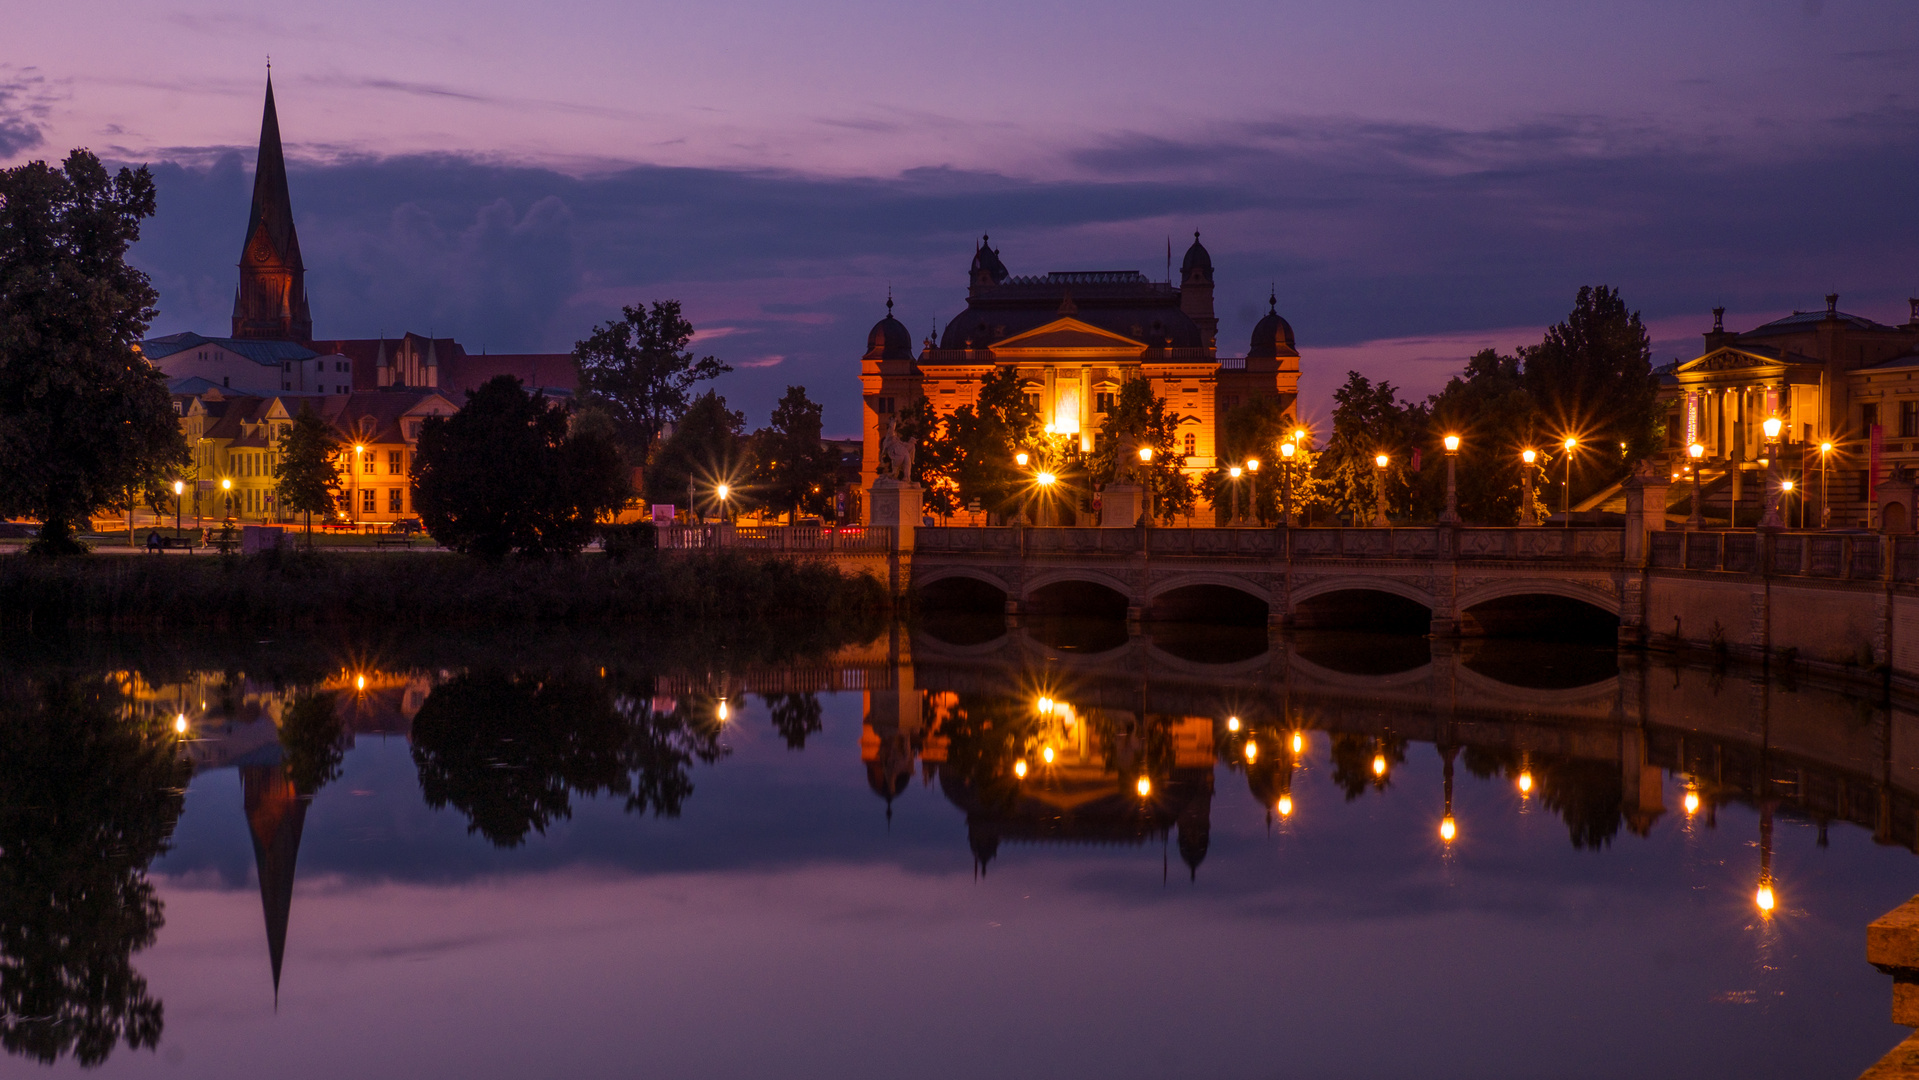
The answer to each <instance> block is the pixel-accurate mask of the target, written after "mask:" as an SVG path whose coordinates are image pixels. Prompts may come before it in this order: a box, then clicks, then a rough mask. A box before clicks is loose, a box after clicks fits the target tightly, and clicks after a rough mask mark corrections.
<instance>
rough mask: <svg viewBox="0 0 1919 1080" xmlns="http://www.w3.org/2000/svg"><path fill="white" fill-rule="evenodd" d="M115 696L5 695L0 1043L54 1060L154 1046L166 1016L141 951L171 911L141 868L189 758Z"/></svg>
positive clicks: (174, 814) (165, 833)
mask: <svg viewBox="0 0 1919 1080" xmlns="http://www.w3.org/2000/svg"><path fill="white" fill-rule="evenodd" d="M114 704H115V703H113V702H109V701H108V700H107V699H106V690H105V688H104V687H103V686H101V685H98V684H92V685H89V684H85V683H72V682H62V683H54V684H51V685H49V686H47V687H46V688H45V689H44V690H43V691H41V692H40V694H39V695H38V696H37V699H34V698H29V699H28V700H25V701H20V700H15V701H12V702H8V703H7V704H6V705H5V706H0V708H4V711H5V713H6V714H7V715H5V716H4V717H3V718H0V1044H3V1045H5V1047H6V1048H7V1051H8V1052H9V1053H13V1054H19V1055H21V1056H23V1057H29V1058H32V1059H34V1060H36V1061H40V1062H42V1063H46V1064H51V1063H53V1062H55V1061H57V1060H59V1059H60V1058H61V1057H63V1056H67V1055H71V1056H72V1057H73V1058H74V1059H75V1060H76V1061H78V1062H79V1063H80V1064H82V1065H85V1066H93V1065H99V1064H100V1063H102V1062H104V1061H106V1060H107V1057H108V1055H110V1054H111V1053H112V1052H113V1049H114V1047H115V1046H116V1045H118V1044H119V1043H120V1042H121V1041H122V1040H124V1041H125V1042H126V1044H127V1045H128V1046H129V1047H133V1048H136V1049H138V1048H147V1049H151V1048H153V1047H154V1046H157V1045H158V1044H159V1041H160V1032H161V1028H162V1026H163V1024H164V1016H163V1013H162V1007H161V1003H160V1001H159V1000H158V999H156V998H154V997H153V996H152V995H151V994H149V993H148V991H147V982H146V979H145V978H143V977H142V976H141V975H140V974H139V973H138V972H136V971H134V970H133V965H132V957H133V954H134V953H135V952H138V951H139V950H141V949H144V948H146V947H147V946H148V945H151V944H153V940H154V937H155V935H156V934H158V932H159V930H160V927H161V925H162V924H163V923H164V922H165V919H164V917H163V913H162V908H161V904H160V899H159V897H158V896H156V895H155V893H154V890H153V886H152V885H151V884H150V883H149V882H148V881H147V879H146V869H147V866H148V865H149V864H150V863H151V862H152V861H153V859H154V857H155V856H157V855H159V854H160V853H161V852H163V851H165V850H166V849H167V846H168V840H169V837H171V835H172V833H173V826H174V823H175V822H176V821H177V820H178V819H179V816H180V810H181V805H182V802H183V801H184V800H183V792H182V788H183V786H184V785H185V783H186V780H187V777H188V775H189V772H190V767H189V766H188V764H187V762H186V761H185V759H183V758H182V757H180V756H179V755H178V753H177V750H176V744H175V743H174V741H173V739H172V738H171V737H170V736H169V735H168V734H166V733H165V731H164V730H162V729H161V728H159V727H158V726H156V725H154V724H151V723H144V722H141V721H134V720H126V719H122V718H121V717H119V716H118V715H116V713H117V710H116V709H115V708H114V707H113V706H114Z"/></svg>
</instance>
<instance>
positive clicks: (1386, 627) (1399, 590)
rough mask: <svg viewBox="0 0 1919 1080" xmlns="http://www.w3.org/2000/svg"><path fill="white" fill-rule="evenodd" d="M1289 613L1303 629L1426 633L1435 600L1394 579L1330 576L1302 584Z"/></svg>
mask: <svg viewBox="0 0 1919 1080" xmlns="http://www.w3.org/2000/svg"><path fill="white" fill-rule="evenodd" d="M1287 614H1288V615H1289V616H1290V617H1291V620H1292V623H1293V625H1294V626H1298V627H1302V628H1307V627H1315V628H1320V629H1329V630H1330V629H1341V630H1367V631H1383V632H1387V633H1402V634H1408V633H1410V634H1424V633H1426V631H1427V630H1428V629H1430V628H1431V626H1432V621H1433V599H1432V596H1431V594H1429V593H1428V592H1426V590H1424V589H1421V588H1419V587H1418V586H1415V585H1412V584H1410V583H1408V582H1405V581H1400V580H1396V579H1394V578H1389V577H1382V576H1365V577H1334V576H1330V575H1329V576H1327V577H1323V578H1319V579H1318V580H1314V581H1308V582H1305V583H1302V584H1301V586H1300V587H1299V588H1298V589H1296V590H1295V591H1294V592H1293V595H1292V597H1291V610H1290V611H1289V612H1287Z"/></svg>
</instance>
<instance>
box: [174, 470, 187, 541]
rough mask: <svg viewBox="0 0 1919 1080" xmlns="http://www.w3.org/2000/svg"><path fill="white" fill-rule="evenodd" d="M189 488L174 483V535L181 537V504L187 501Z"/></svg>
mask: <svg viewBox="0 0 1919 1080" xmlns="http://www.w3.org/2000/svg"><path fill="white" fill-rule="evenodd" d="M186 494H187V486H186V484H185V483H183V482H181V481H179V480H175V481H174V482H173V535H174V536H175V537H178V536H179V535H180V504H181V503H182V502H184V501H185V500H186Z"/></svg>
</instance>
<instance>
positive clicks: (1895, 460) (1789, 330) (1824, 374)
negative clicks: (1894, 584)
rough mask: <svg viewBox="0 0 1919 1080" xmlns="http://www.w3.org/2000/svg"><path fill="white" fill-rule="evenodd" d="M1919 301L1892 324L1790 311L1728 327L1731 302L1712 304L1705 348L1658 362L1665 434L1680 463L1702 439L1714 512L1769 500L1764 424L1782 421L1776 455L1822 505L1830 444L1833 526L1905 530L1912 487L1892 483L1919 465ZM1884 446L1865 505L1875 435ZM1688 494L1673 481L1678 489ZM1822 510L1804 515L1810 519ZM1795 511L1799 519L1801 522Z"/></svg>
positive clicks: (1831, 309)
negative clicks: (1822, 467) (1822, 461)
mask: <svg viewBox="0 0 1919 1080" xmlns="http://www.w3.org/2000/svg"><path fill="white" fill-rule="evenodd" d="M1915 374H1919V300H1914V301H1912V313H1911V317H1910V318H1909V319H1908V320H1907V321H1906V323H1905V324H1904V325H1902V326H1887V325H1885V324H1883V323H1877V322H1874V321H1872V320H1871V319H1866V318H1861V317H1860V316H1857V315H1848V314H1846V313H1845V312H1843V311H1840V310H1839V298H1838V297H1837V296H1828V297H1826V307H1825V310H1824V311H1795V312H1793V313H1792V314H1791V315H1788V316H1786V317H1785V318H1782V319H1775V320H1773V321H1772V322H1769V323H1765V324H1764V325H1761V326H1757V327H1754V328H1753V329H1751V330H1745V331H1734V330H1727V329H1726V328H1725V326H1724V309H1723V308H1720V309H1715V310H1714V312H1713V328H1712V329H1711V330H1710V331H1708V332H1707V333H1706V335H1705V349H1704V351H1703V352H1702V353H1701V355H1700V356H1699V357H1698V358H1697V359H1694V360H1690V361H1687V362H1686V363H1683V364H1678V365H1676V366H1673V367H1670V368H1666V369H1662V371H1661V386H1662V390H1661V396H1662V399H1663V400H1664V402H1665V404H1666V408H1667V428H1666V430H1667V441H1668V443H1669V445H1670V449H1671V452H1672V454H1673V457H1674V464H1675V468H1683V467H1684V466H1683V464H1682V463H1683V460H1684V458H1685V450H1684V448H1685V447H1686V446H1688V445H1690V444H1691V443H1693V442H1698V443H1699V444H1701V445H1702V446H1704V447H1705V451H1706V453H1705V463H1706V467H1705V469H1704V471H1703V472H1702V473H1701V478H1702V479H1703V480H1706V481H1708V482H1710V483H1711V484H1712V485H1713V490H1712V491H1711V492H1710V493H1709V494H1708V496H1707V498H1706V500H1705V502H1706V504H1707V505H1708V506H1709V507H1712V508H1713V509H1714V512H1715V513H1716V514H1718V515H1719V516H1724V513H1725V508H1726V507H1727V506H1728V505H1730V502H1731V500H1733V499H1738V500H1740V501H1741V503H1742V505H1746V506H1748V507H1751V506H1756V505H1757V504H1758V501H1759V500H1760V499H1761V498H1763V496H1764V471H1763V470H1764V468H1765V466H1763V465H1762V464H1761V462H1762V460H1763V459H1765V458H1766V456H1767V450H1766V443H1765V434H1764V431H1763V429H1762V425H1763V424H1764V423H1765V421H1766V420H1767V419H1768V418H1770V417H1778V418H1779V419H1780V420H1781V421H1783V422H1784V431H1783V433H1782V440H1783V449H1782V453H1781V458H1782V459H1783V461H1784V463H1785V469H1786V471H1787V473H1788V474H1789V475H1791V476H1793V477H1794V478H1795V479H1797V480H1798V482H1799V486H1800V490H1801V491H1804V492H1807V493H1808V495H1807V497H1808V498H1809V499H1811V500H1813V501H1811V502H1809V503H1808V504H1807V505H1808V506H1810V507H1813V508H1815V509H1816V507H1817V506H1818V503H1817V499H1818V494H1817V492H1818V485H1819V450H1818V447H1819V444H1820V443H1822V442H1826V441H1830V442H1832V443H1834V444H1835V448H1836V452H1835V453H1834V455H1833V456H1832V459H1831V461H1830V462H1829V466H1830V469H1829V472H1828V491H1827V497H1828V499H1829V501H1830V505H1831V509H1832V524H1833V525H1834V526H1840V525H1844V526H1858V525H1862V524H1863V525H1869V526H1870V527H1873V528H1881V527H1883V528H1885V529H1887V530H1888V531H1892V532H1908V531H1910V530H1911V523H1912V511H1913V504H1912V485H1911V483H1910V482H1909V481H1904V480H1902V481H1900V482H1898V483H1889V482H1888V478H1889V477H1890V476H1891V475H1892V474H1893V473H1894V471H1895V470H1906V469H1911V468H1913V467H1915V466H1919V382H1915V381H1914V375H1915ZM1875 428H1877V429H1878V431H1879V433H1880V437H1881V439H1882V443H1883V448H1882V456H1881V458H1880V464H1879V473H1878V478H1877V479H1878V487H1879V491H1878V492H1877V495H1878V497H1877V499H1876V500H1874V502H1875V503H1876V505H1874V506H1872V507H1870V508H1869V507H1868V505H1867V503H1868V491H1869V489H1870V488H1871V487H1872V480H1871V478H1870V477H1869V476H1868V475H1867V474H1868V471H1869V469H1870V467H1871V465H1872V450H1871V445H1870V443H1871V439H1872V436H1873V431H1874V429H1875ZM1681 494H1682V492H1681V491H1680V490H1679V489H1678V488H1675V489H1674V491H1673V495H1674V497H1678V496H1680V495H1681ZM1816 517H1817V515H1816V513H1813V514H1808V516H1807V518H1806V522H1807V524H1808V525H1812V524H1814V523H1815V519H1816ZM1796 520H1797V519H1796V518H1795V523H1796Z"/></svg>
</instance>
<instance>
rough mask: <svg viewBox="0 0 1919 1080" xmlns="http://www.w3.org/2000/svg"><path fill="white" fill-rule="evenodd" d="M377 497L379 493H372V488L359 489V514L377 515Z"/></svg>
mask: <svg viewBox="0 0 1919 1080" xmlns="http://www.w3.org/2000/svg"><path fill="white" fill-rule="evenodd" d="M378 496H379V492H377V491H374V490H373V489H372V488H361V489H360V513H362V514H374V513H378V512H379V511H378V509H377V507H378V505H379V504H378V502H377V501H376V500H377V498H378Z"/></svg>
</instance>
